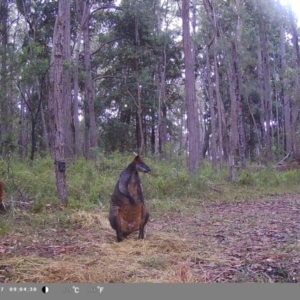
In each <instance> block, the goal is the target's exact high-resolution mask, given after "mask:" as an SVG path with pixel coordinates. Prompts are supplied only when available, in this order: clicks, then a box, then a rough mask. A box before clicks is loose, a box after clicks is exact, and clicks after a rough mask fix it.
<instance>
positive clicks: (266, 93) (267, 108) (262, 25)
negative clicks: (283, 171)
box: [257, 1, 272, 163]
mask: <svg viewBox="0 0 300 300" xmlns="http://www.w3.org/2000/svg"><path fill="white" fill-rule="evenodd" d="M257 8H258V10H259V12H260V13H259V16H258V27H259V40H260V49H261V58H262V75H263V78H262V82H263V93H262V96H263V99H264V101H263V104H264V106H263V108H264V129H265V138H266V144H265V159H266V162H267V163H270V162H271V161H272V139H271V109H272V107H271V87H270V67H269V55H268V50H267V32H266V22H265V20H264V19H263V16H262V14H261V12H262V11H263V10H262V7H261V3H260V2H259V1H257Z"/></svg>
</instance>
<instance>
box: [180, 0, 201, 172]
mask: <svg viewBox="0 0 300 300" xmlns="http://www.w3.org/2000/svg"><path fill="white" fill-rule="evenodd" d="M189 19H190V18H189V0H183V1H182V31H183V51H184V65H185V99H186V111H187V129H188V171H189V173H197V172H198V171H199V158H200V151H199V149H200V145H199V118H198V111H197V104H196V93H195V74H194V70H195V59H194V53H193V51H192V50H193V47H192V45H191V36H190V25H189Z"/></svg>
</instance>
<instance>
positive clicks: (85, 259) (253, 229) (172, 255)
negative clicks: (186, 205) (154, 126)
mask: <svg viewBox="0 0 300 300" xmlns="http://www.w3.org/2000/svg"><path fill="white" fill-rule="evenodd" d="M0 217H1V216H0ZM151 217H152V219H151V220H150V222H149V223H148V225H147V226H146V238H145V240H138V239H137V235H138V234H137V233H136V234H132V235H131V236H129V238H128V239H127V240H125V241H123V242H121V243H116V238H115V232H114V231H113V230H112V229H111V228H110V226H109V223H108V220H107V213H105V212H101V211H98V212H97V211H95V212H94V213H86V212H74V213H73V214H72V215H71V216H70V219H69V220H64V222H65V223H64V225H63V226H62V224H61V222H60V221H59V220H57V226H49V225H47V224H44V225H43V224H40V225H39V226H36V227H35V228H28V227H26V225H25V224H26V220H29V219H30V214H28V213H25V212H24V213H19V215H18V216H17V217H16V225H15V227H16V228H17V229H15V230H14V232H13V233H12V234H10V235H5V236H2V238H1V239H0V282H20V283H25V282H45V283H46V282H52V283H57V282H60V283H61V282H74V283H75V282H76V283H83V282H89V283H94V282H98V283H99V282H102V283H106V282H171V283H176V282H190V283H192V282H194V283H204V282H207V283H212V282H295V283H296V282H300V255H299V253H300V196H299V195H284V196H282V195H281V196H274V197H272V198H269V199H254V200H251V201H241V202H234V203H222V201H220V202H214V203H205V202H202V203H201V204H199V209H197V210H196V211H195V212H194V213H191V214H182V213H181V212H176V213H166V214H158V213H156V214H155V213H154V214H152V216H151ZM18 224H19V225H20V226H18Z"/></svg>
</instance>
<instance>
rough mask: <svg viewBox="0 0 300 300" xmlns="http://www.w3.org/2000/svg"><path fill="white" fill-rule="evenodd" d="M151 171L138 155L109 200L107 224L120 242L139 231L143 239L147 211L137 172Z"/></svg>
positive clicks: (123, 174)
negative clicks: (108, 223)
mask: <svg viewBox="0 0 300 300" xmlns="http://www.w3.org/2000/svg"><path fill="white" fill-rule="evenodd" d="M150 171H151V169H150V168H149V167H148V166H147V165H146V164H145V163H144V162H143V160H142V159H141V158H140V156H139V155H137V156H136V157H135V158H134V159H133V161H132V162H131V163H130V164H129V165H128V166H127V168H126V169H125V170H123V171H122V172H121V174H120V178H119V180H118V182H117V184H116V186H115V189H114V192H113V194H112V195H111V199H110V211H109V222H110V225H111V227H112V228H113V229H114V230H115V231H116V234H117V241H118V242H121V241H122V240H123V239H124V238H126V237H127V236H128V235H129V234H131V233H133V232H135V231H139V236H138V238H139V239H143V238H144V229H145V225H146V224H147V222H148V220H149V216H150V214H149V211H148V209H147V206H146V204H145V201H144V196H143V188H142V183H141V180H140V178H139V174H138V172H143V173H148V172H150Z"/></svg>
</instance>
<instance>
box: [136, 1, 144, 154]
mask: <svg viewBox="0 0 300 300" xmlns="http://www.w3.org/2000/svg"><path fill="white" fill-rule="evenodd" d="M135 43H136V48H135V73H136V89H137V97H136V100H134V101H135V105H136V108H137V142H138V148H139V154H140V155H141V156H144V155H145V138H144V131H143V121H142V118H143V109H142V101H141V85H140V74H139V72H140V71H139V57H138V56H139V50H140V37H139V24H138V16H137V5H136V10H135Z"/></svg>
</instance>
